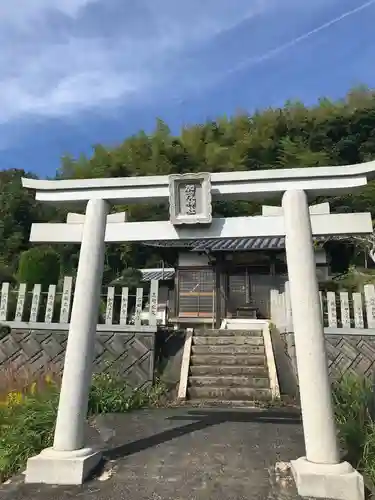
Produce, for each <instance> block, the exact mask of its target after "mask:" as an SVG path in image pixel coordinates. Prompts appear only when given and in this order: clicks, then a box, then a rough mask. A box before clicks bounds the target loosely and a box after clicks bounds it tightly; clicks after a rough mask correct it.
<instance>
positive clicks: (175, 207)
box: [169, 173, 212, 225]
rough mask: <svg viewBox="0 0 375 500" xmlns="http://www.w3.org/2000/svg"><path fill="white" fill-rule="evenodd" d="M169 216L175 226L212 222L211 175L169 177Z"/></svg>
mask: <svg viewBox="0 0 375 500" xmlns="http://www.w3.org/2000/svg"><path fill="white" fill-rule="evenodd" d="M169 215H170V221H171V222H172V224H174V225H180V224H210V223H211V222H212V208H211V181H210V174H209V173H197V174H195V173H192V174H190V173H189V174H173V175H170V176H169Z"/></svg>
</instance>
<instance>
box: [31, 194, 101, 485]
mask: <svg viewBox="0 0 375 500" xmlns="http://www.w3.org/2000/svg"><path fill="white" fill-rule="evenodd" d="M107 214H108V204H107V202H106V201H105V200H101V199H97V200H90V201H89V202H88V203H87V209H86V216H85V222H84V227H83V234H82V244H81V251H80V256H79V263H78V271H77V279H76V287H75V294H74V300H73V308H72V314H71V320H70V326H69V336H68V342H67V346H66V353H65V364H64V373H63V378H62V383H61V391H60V401H59V407H58V414H57V419H56V429H55V436H54V442H53V448H52V449H50V450H44V452H42V453H41V454H40V455H39V456H37V457H34V458H32V459H30V460H29V461H28V467H27V470H26V481H27V482H48V483H56V484H80V483H82V482H83V480H84V478H85V476H87V474H88V473H89V472H90V470H91V469H92V468H93V467H94V466H95V465H96V464H97V463H98V461H99V459H100V454H99V453H97V452H94V451H93V450H91V449H90V448H87V449H86V448H84V445H85V442H84V430H85V422H86V416H87V403H88V394H89V389H90V383H91V375H92V365H93V355H94V343H95V335H96V325H97V320H98V311H99V301H100V287H101V283H102V275H103V263H104V249H105V245H104V237H105V229H106V221H107ZM69 459H70V460H69ZM33 460H34V462H33ZM47 460H48V461H50V462H52V463H51V465H50V466H49V465H48V462H47ZM54 461H55V462H56V466H55V467H54V464H53V462H54ZM43 462H44V463H43ZM43 467H44V469H43V470H44V472H43V470H42V468H43Z"/></svg>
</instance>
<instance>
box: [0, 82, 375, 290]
mask: <svg viewBox="0 0 375 500" xmlns="http://www.w3.org/2000/svg"><path fill="white" fill-rule="evenodd" d="M374 157H375V92H373V91H370V90H368V89H365V88H359V89H355V90H353V91H351V92H349V93H348V95H347V96H346V98H345V99H343V100H341V101H338V102H331V101H329V100H328V99H321V100H320V102H319V104H318V105H316V106H314V107H306V106H304V105H303V104H302V103H299V102H296V103H292V102H288V103H286V104H285V106H284V107H283V108H276V109H266V110H264V111H261V112H260V111H259V112H256V113H254V114H253V115H248V114H245V113H239V114H237V115H236V116H233V117H232V118H228V117H221V118H218V119H217V120H216V121H209V122H207V123H205V124H203V125H196V126H190V127H185V128H184V129H183V130H182V131H181V133H180V135H179V136H174V135H172V134H171V133H170V130H169V129H168V127H167V125H166V124H165V123H163V122H162V121H161V120H158V121H157V123H156V128H155V131H154V133H153V134H151V135H147V134H146V133H144V132H140V133H138V134H136V135H134V136H132V137H129V138H128V139H126V140H125V141H124V142H123V143H122V144H120V145H118V146H116V147H110V148H107V147H104V146H102V145H96V146H95V147H94V149H93V154H92V156H91V157H90V158H87V157H85V156H83V155H82V156H80V157H79V158H78V159H73V158H71V157H64V158H63V159H62V163H61V167H60V169H59V171H58V172H57V174H56V176H57V178H86V177H118V176H130V175H155V174H170V173H175V172H178V173H180V172H189V171H190V172H191V171H209V172H212V171H216V172H217V171H232V170H257V169H271V168H272V169H274V168H286V167H288V168H289V167H301V166H305V167H312V166H321V165H349V164H353V163H358V162H364V161H368V160H371V159H373V158H374ZM22 175H30V174H27V173H25V172H23V171H19V170H6V171H1V172H0V188H1V189H0V211H1V214H0V238H1V240H2V242H3V245H2V249H1V254H0V264H1V265H2V266H3V267H4V269H5V271H6V272H9V271H12V272H13V273H15V272H16V270H17V268H18V258H19V255H20V253H21V252H22V251H24V250H26V249H27V248H28V247H29V243H28V235H29V228H30V224H31V222H34V221H46V220H49V221H51V220H64V217H65V215H66V214H65V212H63V211H57V210H53V209H51V208H49V207H46V206H44V205H43V206H41V205H40V204H38V203H36V202H35V201H34V200H33V197H32V194H30V193H28V192H27V191H26V190H25V189H23V188H22V187H21V183H20V178H21V176H22ZM318 201H319V200H318ZM330 201H331V204H332V207H333V208H334V209H335V210H336V211H348V210H355V211H362V210H370V211H371V212H373V213H374V212H375V208H374V207H375V203H374V202H375V183H370V184H369V185H368V186H367V187H366V188H365V189H363V190H361V191H358V192H356V193H354V194H351V195H345V196H340V197H336V198H334V199H331V200H330ZM118 209H119V210H124V209H125V210H127V211H128V213H129V216H130V219H131V220H147V219H158V218H164V217H166V216H167V207H166V206H163V205H158V206H152V207H151V206H145V205H137V206H129V207H118ZM258 211H259V204H257V203H249V202H236V203H234V202H231V203H229V202H227V203H223V202H221V203H217V204H216V205H215V207H214V212H215V214H221V215H226V216H228V215H237V214H255V213H257V212H258ZM56 248H57V251H58V252H59V254H60V256H61V264H62V266H61V267H62V272H70V271H71V270H72V269H73V270H74V268H75V266H76V264H77V251H78V250H77V247H71V246H69V245H61V246H59V247H56ZM174 255H175V254H174V252H173V250H156V249H150V248H147V247H144V246H142V245H128V244H124V245H108V246H107V250H106V268H105V281H106V283H109V282H110V281H112V280H113V279H114V278H116V277H118V276H120V275H121V273H122V272H123V270H124V269H125V268H127V267H132V268H138V267H142V266H145V265H155V264H156V263H157V262H158V261H160V260H161V259H164V260H165V261H166V262H167V263H168V264H173V263H174V262H173V260H174Z"/></svg>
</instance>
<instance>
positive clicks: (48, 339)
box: [0, 329, 155, 387]
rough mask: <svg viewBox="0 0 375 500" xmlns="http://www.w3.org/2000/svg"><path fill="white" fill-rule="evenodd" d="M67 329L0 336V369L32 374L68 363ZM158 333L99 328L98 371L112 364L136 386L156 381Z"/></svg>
mask: <svg viewBox="0 0 375 500" xmlns="http://www.w3.org/2000/svg"><path fill="white" fill-rule="evenodd" d="M67 338H68V332H67V331H47V330H45V329H44V330H39V331H38V330H12V332H11V333H9V334H7V335H5V336H4V337H3V338H2V339H1V340H0V369H1V370H4V369H7V368H11V369H12V370H17V371H20V372H21V371H22V370H23V371H25V370H26V371H27V372H28V373H31V374H37V373H40V372H46V371H49V370H50V371H53V372H54V373H59V372H61V371H62V368H63V366H64V357H65V346H66V342H67ZM154 350H155V333H138V332H137V333H133V332H121V333H119V332H105V333H104V332H98V333H97V335H96V339H95V355H94V371H95V372H102V371H105V370H108V368H109V367H112V368H113V369H114V370H116V371H117V372H119V373H120V374H121V375H123V377H124V380H126V382H127V383H128V384H129V385H131V386H132V387H141V386H144V385H147V384H150V383H152V381H153V375H154Z"/></svg>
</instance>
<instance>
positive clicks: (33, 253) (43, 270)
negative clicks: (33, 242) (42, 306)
mask: <svg viewBox="0 0 375 500" xmlns="http://www.w3.org/2000/svg"><path fill="white" fill-rule="evenodd" d="M59 277H60V255H59V254H58V253H57V251H56V250H53V249H52V248H48V247H47V248H45V247H34V248H29V250H26V251H25V252H23V253H22V254H21V257H20V262H19V267H18V273H17V279H18V281H19V282H20V283H26V284H27V285H28V286H30V287H32V286H34V285H35V284H36V283H40V284H41V285H42V290H43V291H45V290H46V289H48V286H49V285H56V284H57V283H58V281H59Z"/></svg>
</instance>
